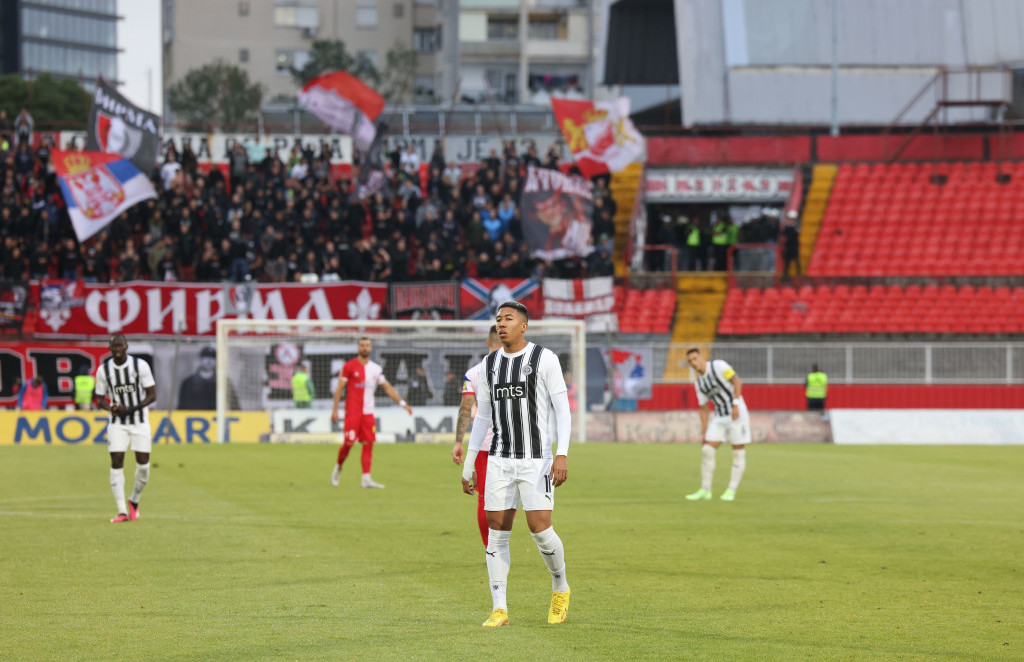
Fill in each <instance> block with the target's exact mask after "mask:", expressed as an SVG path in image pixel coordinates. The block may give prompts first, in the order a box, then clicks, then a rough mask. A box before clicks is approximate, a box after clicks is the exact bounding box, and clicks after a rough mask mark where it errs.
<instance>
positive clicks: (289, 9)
mask: <svg viewBox="0 0 1024 662" xmlns="http://www.w3.org/2000/svg"><path fill="white" fill-rule="evenodd" d="M274 25H276V26H277V27H279V28H304V29H308V30H314V31H315V30H316V28H317V27H319V25H320V10H319V9H317V7H316V5H313V4H309V3H307V2H296V1H294V0H292V1H288V0H280V1H279V2H278V3H277V4H276V5H274Z"/></svg>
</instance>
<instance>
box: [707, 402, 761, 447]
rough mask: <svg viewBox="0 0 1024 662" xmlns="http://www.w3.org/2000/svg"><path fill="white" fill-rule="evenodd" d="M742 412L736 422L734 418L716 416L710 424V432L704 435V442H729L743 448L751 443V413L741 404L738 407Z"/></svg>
mask: <svg viewBox="0 0 1024 662" xmlns="http://www.w3.org/2000/svg"><path fill="white" fill-rule="evenodd" d="M737 408H738V409H739V411H740V415H739V418H737V419H736V420H735V421H734V420H732V416H731V415H730V416H715V417H713V418H712V419H711V420H710V421H709V422H708V431H707V433H706V434H705V435H704V441H728V442H729V443H730V444H732V445H733V446H743V445H745V444H749V443H750V412H748V411H747V408H746V407H745V406H744V405H742V404H740V405H737Z"/></svg>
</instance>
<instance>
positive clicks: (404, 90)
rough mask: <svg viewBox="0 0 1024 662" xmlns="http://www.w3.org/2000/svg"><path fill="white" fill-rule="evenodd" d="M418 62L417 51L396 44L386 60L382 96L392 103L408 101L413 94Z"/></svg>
mask: <svg viewBox="0 0 1024 662" xmlns="http://www.w3.org/2000/svg"><path fill="white" fill-rule="evenodd" d="M418 61H419V58H418V56H417V55H416V51H414V50H413V49H411V48H405V46H403V45H402V44H401V43H396V44H395V45H394V46H393V47H392V48H391V50H389V51H388V53H387V55H386V56H385V59H384V73H383V74H382V76H381V78H382V80H381V92H380V93H381V96H383V97H384V98H385V99H387V100H388V101H389V102H392V103H397V102H401V101H407V100H408V99H409V96H410V93H411V92H412V83H413V79H414V78H415V77H416V65H417V63H418Z"/></svg>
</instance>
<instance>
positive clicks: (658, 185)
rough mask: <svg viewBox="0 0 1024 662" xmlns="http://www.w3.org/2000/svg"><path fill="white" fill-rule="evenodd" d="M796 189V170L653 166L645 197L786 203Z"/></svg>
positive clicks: (647, 178) (649, 172) (684, 200)
mask: <svg viewBox="0 0 1024 662" xmlns="http://www.w3.org/2000/svg"><path fill="white" fill-rule="evenodd" d="M792 188H793V171H792V170H785V169H771V170H760V169H757V170H755V169H735V168H700V169H693V170H684V169H680V170H663V169H655V168H652V169H650V170H648V171H647V174H646V181H645V182H644V199H645V200H646V201H647V202H649V203H658V202H735V203H748V202H749V203H758V202H760V203H783V202H785V201H786V198H788V197H789V192H790V190H791V189H792Z"/></svg>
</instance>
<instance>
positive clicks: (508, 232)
mask: <svg viewBox="0 0 1024 662" xmlns="http://www.w3.org/2000/svg"><path fill="white" fill-rule="evenodd" d="M2 129H3V127H2V126H0V130H2ZM3 140H4V142H3V144H2V145H0V147H2V148H3V149H2V153H0V157H2V159H0V163H2V165H0V181H2V184H3V190H2V199H0V238H2V241H3V246H4V250H3V258H2V260H0V270H2V271H0V277H3V278H6V279H15V280H26V279H30V278H31V279H42V278H66V279H76V278H80V279H82V280H83V281H85V282H101V283H106V282H117V281H127V280H136V279H152V280H160V281H224V280H229V281H235V282H241V281H247V280H253V281H257V282H274V283H283V282H292V281H297V280H301V279H303V277H304V276H303V275H304V274H316V276H317V277H318V278H319V279H320V280H323V281H332V280H349V279H351V280H367V281H400V282H404V281H415V280H448V279H461V278H465V277H479V278H523V277H542V276H545V275H548V276H560V277H585V276H588V275H610V274H611V273H612V272H613V269H612V261H611V255H612V241H611V237H612V236H613V235H614V225H613V223H612V218H613V216H614V213H615V205H614V202H613V200H612V198H611V196H610V194H609V191H608V187H607V181H605V180H601V179H599V180H598V181H596V186H595V199H596V200H597V202H596V203H595V207H594V214H593V220H592V227H593V240H594V246H595V250H594V251H593V252H591V253H590V254H589V255H588V256H586V257H582V258H568V259H564V260H560V261H557V262H550V261H543V260H538V259H535V258H534V257H532V256H531V254H530V251H529V249H528V248H527V245H526V243H525V241H524V236H523V227H522V214H521V211H520V196H521V190H522V182H523V177H524V174H525V167H526V166H527V165H528V164H534V165H537V166H540V167H547V168H558V167H559V158H558V155H557V152H556V151H555V150H551V151H550V152H549V153H548V154H546V155H545V157H544V158H543V160H542V159H541V158H540V157H539V156H538V154H537V150H536V148H535V147H533V146H530V147H528V148H527V149H526V150H525V152H524V153H522V154H520V153H517V150H516V148H515V146H514V143H513V142H511V141H509V142H508V143H507V144H506V146H505V148H504V150H503V151H504V153H503V154H502V155H501V156H499V155H498V154H497V153H496V152H495V151H493V150H492V152H491V155H490V157H489V158H487V159H485V161H484V162H483V163H482V164H479V167H478V168H476V167H469V166H468V165H463V164H457V163H451V162H449V163H446V162H445V160H444V157H443V150H442V148H441V145H440V144H438V145H437V146H436V148H435V150H434V154H433V156H432V158H431V159H430V161H429V163H428V164H427V169H426V170H427V173H428V174H427V176H426V177H425V180H424V178H422V177H421V174H420V173H421V171H422V169H421V165H420V163H419V156H418V155H417V154H416V153H415V152H414V151H413V150H412V149H411V148H410V149H408V150H406V151H404V152H401V153H397V152H396V153H393V154H388V157H389V160H390V163H389V167H388V168H387V173H388V174H387V179H388V183H387V185H386V186H385V187H384V188H383V190H381V191H380V192H378V193H376V194H374V195H373V196H371V197H369V198H368V199H365V200H359V199H358V197H357V196H354V195H353V190H354V186H355V183H354V182H353V181H351V180H348V179H344V178H339V177H334V176H332V171H331V166H330V163H329V160H328V155H327V153H326V151H325V152H324V153H314V152H310V151H301V150H299V149H298V148H296V149H293V150H292V152H291V155H290V157H289V158H288V159H287V160H282V159H280V158H278V156H277V155H276V154H274V153H272V152H271V151H270V150H267V151H266V156H265V158H263V159H262V160H261V161H258V162H252V161H250V159H249V157H248V155H247V153H246V152H245V150H243V149H242V148H241V146H236V148H235V149H234V150H233V151H232V152H231V153H230V154H229V155H228V166H227V168H226V170H227V173H226V174H224V173H222V172H221V170H220V169H217V168H212V169H210V170H208V171H207V170H205V169H203V168H201V167H200V164H199V163H198V162H197V159H196V157H195V155H194V154H193V153H192V152H191V151H190V150H189V149H188V147H185V148H184V149H183V150H182V151H181V153H178V152H177V151H176V150H175V149H173V148H172V149H170V150H169V151H168V153H167V154H166V158H165V161H164V163H163V164H161V165H160V166H159V168H156V169H155V170H154V172H153V173H152V179H153V183H154V186H155V187H156V189H157V191H158V193H159V197H158V198H157V199H156V200H149V201H147V202H144V203H142V204H139V205H136V206H135V207H133V208H132V209H131V210H129V211H128V212H126V213H124V214H122V215H121V216H119V217H118V218H117V219H115V220H114V221H113V222H112V223H111V224H110V225H109V226H107V227H106V228H105V229H104V230H103V231H101V232H99V233H98V234H96V235H95V236H94V237H92V238H91V239H89V240H88V241H85V242H81V243H79V242H78V240H77V239H76V238H75V235H74V232H73V230H72V227H71V223H70V221H69V219H68V216H67V212H66V210H65V207H64V201H63V200H62V197H61V194H60V190H59V187H58V184H57V181H56V177H55V176H54V175H53V173H52V172H51V170H52V169H51V168H50V167H49V160H50V145H49V143H47V142H45V141H44V142H43V143H42V144H41V145H39V146H38V147H37V148H36V149H34V150H33V149H32V148H31V147H30V144H31V141H30V140H22V139H19V137H18V135H16V134H13V133H8V134H7V135H5V136H4V137H3ZM355 170H356V172H358V166H357V167H356V168H355ZM306 278H308V276H307V277H306Z"/></svg>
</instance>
